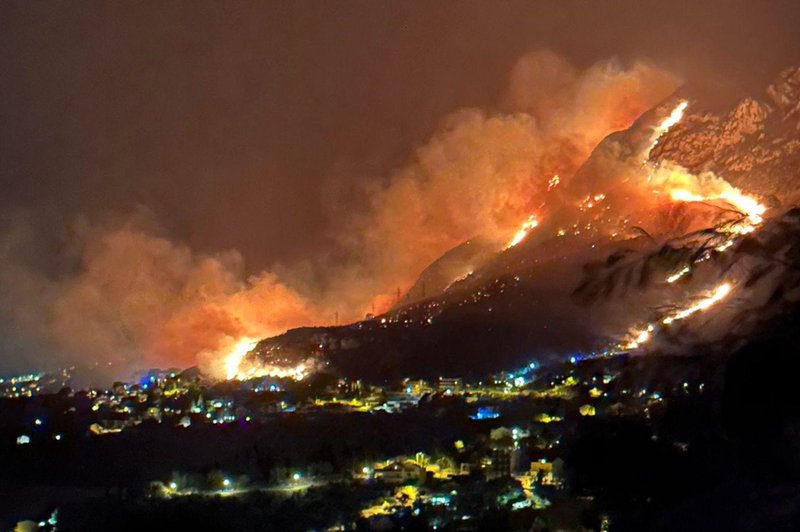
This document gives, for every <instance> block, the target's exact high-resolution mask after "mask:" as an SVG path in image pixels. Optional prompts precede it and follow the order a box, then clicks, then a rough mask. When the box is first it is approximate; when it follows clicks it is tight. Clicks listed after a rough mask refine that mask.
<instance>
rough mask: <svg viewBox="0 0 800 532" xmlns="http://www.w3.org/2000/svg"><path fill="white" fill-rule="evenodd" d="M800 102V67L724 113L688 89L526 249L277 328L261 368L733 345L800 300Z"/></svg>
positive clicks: (261, 352) (484, 251)
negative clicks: (375, 312)
mask: <svg viewBox="0 0 800 532" xmlns="http://www.w3.org/2000/svg"><path fill="white" fill-rule="evenodd" d="M687 108H688V109H689V112H688V114H686V116H682V114H683V112H684V110H685V109H687ZM799 110H800V69H790V70H787V71H785V72H784V73H782V74H781V76H780V77H779V79H778V80H777V81H776V83H774V84H773V85H771V86H770V87H769V88H768V90H767V93H766V96H765V98H764V100H755V99H747V100H745V101H743V102H742V103H740V104H739V105H738V106H737V107H736V108H734V109H733V110H731V111H730V112H729V113H728V114H727V115H724V116H717V115H713V114H710V113H707V112H703V111H702V106H701V104H700V103H699V102H694V101H691V100H690V99H688V98H686V97H685V95H682V94H676V95H675V96H674V97H672V98H670V99H669V100H668V101H666V102H664V103H663V104H662V105H660V106H659V107H657V108H655V109H653V110H652V111H650V112H648V113H646V114H645V115H644V116H642V117H641V118H640V119H639V120H638V121H637V122H636V123H635V124H634V125H633V126H632V127H631V128H630V129H628V130H626V131H622V132H618V133H615V134H613V135H611V136H609V137H608V138H606V139H605V140H604V141H603V142H602V143H601V144H600V145H599V146H598V147H597V149H595V151H594V152H593V154H592V155H591V157H590V158H589V160H588V161H587V162H586V163H585V164H584V166H583V167H582V168H581V169H580V170H579V171H578V172H577V174H576V175H575V176H574V177H573V178H572V179H570V180H569V181H567V182H564V183H561V184H559V186H558V187H556V188H555V189H554V190H553V191H552V192H549V194H550V196H548V197H547V198H545V207H544V208H543V210H542V212H540V213H537V219H539V220H541V221H540V223H539V226H538V227H536V228H535V229H532V230H531V231H530V232H529V234H527V235H526V236H525V238H524V239H522V240H521V241H520V242H519V243H518V244H516V245H511V246H509V247H507V248H506V249H499V250H498V249H492V248H491V247H490V246H489V245H488V244H486V243H484V242H482V241H480V240H475V241H474V242H470V243H468V244H465V245H463V246H461V247H459V248H456V249H455V250H452V251H450V252H448V254H446V255H445V256H443V257H442V258H441V259H439V260H438V261H436V262H435V263H434V264H432V265H431V266H430V267H429V268H428V269H427V270H426V271H425V272H424V273H423V275H422V276H421V277H420V280H419V282H418V283H417V286H416V287H415V288H413V289H412V290H411V294H412V296H413V297H412V298H411V299H410V300H412V301H413V300H416V301H414V302H413V303H411V304H408V305H405V306H400V307H397V308H394V309H392V310H391V311H389V312H388V313H387V314H385V315H381V316H377V317H375V318H373V319H368V320H365V321H362V322H358V323H354V324H351V325H347V326H343V327H318V328H303V329H296V330H292V331H289V332H287V333H286V334H284V335H281V336H278V337H275V338H270V339H266V340H263V341H261V342H260V343H259V344H258V345H257V346H256V348H255V349H253V351H252V352H250V353H249V354H248V355H247V357H246V359H245V361H244V363H245V364H246V365H247V366H248V367H251V368H259V367H286V366H293V367H294V366H297V365H298V364H299V365H303V366H304V367H305V369H306V370H308V369H310V368H312V367H319V366H329V367H333V368H335V369H336V370H337V371H340V372H342V373H343V374H345V375H349V376H353V377H361V378H367V379H375V380H379V379H387V378H397V377H401V376H418V377H427V378H431V377H436V376H440V375H459V376H466V377H476V378H478V377H481V376H485V375H487V374H489V373H493V372H497V371H502V370H506V369H513V368H514V367H517V366H520V365H522V364H525V363H527V362H528V361H529V360H530V359H532V358H535V359H538V360H540V361H547V360H550V359H559V360H560V359H563V358H564V357H567V356H613V355H614V354H617V353H623V352H624V353H632V354H644V353H653V352H670V353H689V352H697V350H708V349H712V348H713V349H716V350H725V349H730V348H731V347H732V346H734V345H735V344H736V343H737V341H739V339H741V338H742V337H743V336H748V335H753V334H757V333H759V332H761V331H764V330H765V328H766V326H767V325H768V322H769V320H770V319H772V318H774V317H775V316H776V315H778V314H780V313H783V312H786V311H787V309H791V308H793V306H794V305H795V303H796V300H797V298H798V296H800V292H798V282H799V281H800V273H798V272H800V211H798V210H793V209H791V208H790V207H791V205H793V204H794V203H795V199H796V198H795V190H796V189H797V188H798V187H797V184H798V179H800V155H799V154H800V115H798V113H800V111H799ZM712 172H713V173H712ZM726 180H727V181H726ZM731 185H735V186H738V187H739V189H741V190H739V189H736V188H734V187H733V186H731ZM742 191H744V192H746V193H750V194H754V195H755V196H756V197H759V198H762V199H761V200H760V203H759V202H758V201H757V200H756V199H755V197H751V196H747V195H746V194H745V193H743V192H742ZM762 204H763V205H762ZM764 206H766V207H769V209H767V210H766V212H764ZM762 215H763V216H762ZM465 274H466V275H465ZM423 286H424V289H423ZM423 292H424V294H423ZM576 354H577V355H576Z"/></svg>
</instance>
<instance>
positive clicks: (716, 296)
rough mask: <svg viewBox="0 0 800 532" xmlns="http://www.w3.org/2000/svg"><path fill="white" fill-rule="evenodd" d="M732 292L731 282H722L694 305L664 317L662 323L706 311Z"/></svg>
mask: <svg viewBox="0 0 800 532" xmlns="http://www.w3.org/2000/svg"><path fill="white" fill-rule="evenodd" d="M730 292H731V284H730V283H722V284H721V285H719V286H718V287H717V288H715V289H714V290H713V291H712V292H711V293H710V294H709V295H707V296H706V297H704V298H702V299H700V300H699V301H698V302H696V303H695V304H694V305H691V306H690V307H687V308H685V309H683V310H680V311H677V312H675V313H673V314H670V315H669V316H667V317H665V318H663V319H662V320H661V323H663V324H664V325H669V324H670V323H673V322H675V321H680V320H683V319H686V318H688V317H689V316H691V315H692V314H696V313H698V312H701V311H704V310H706V309H709V308H711V307H713V306H714V305H716V304H717V303H719V302H720V301H722V300H723V299H725V298H726V297H728V294H730Z"/></svg>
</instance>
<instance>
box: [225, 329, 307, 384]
mask: <svg viewBox="0 0 800 532" xmlns="http://www.w3.org/2000/svg"><path fill="white" fill-rule="evenodd" d="M257 343H258V340H256V339H254V338H247V337H245V338H242V339H240V340H238V341H237V342H236V343H235V344H234V346H233V347H232V348H231V349H230V351H228V354H227V355H226V356H225V377H226V378H227V379H228V380H233V379H238V380H246V379H253V378H257V377H275V378H279V379H294V380H298V381H299V380H303V379H304V378H305V377H306V376H308V374H309V373H310V372H311V371H312V370H313V364H312V363H309V362H308V361H306V362H301V363H299V364H297V365H295V366H277V365H273V364H259V363H253V362H247V363H245V361H244V358H245V356H246V355H247V353H249V352H250V351H252V350H253V349H254V348H255V346H256V344H257Z"/></svg>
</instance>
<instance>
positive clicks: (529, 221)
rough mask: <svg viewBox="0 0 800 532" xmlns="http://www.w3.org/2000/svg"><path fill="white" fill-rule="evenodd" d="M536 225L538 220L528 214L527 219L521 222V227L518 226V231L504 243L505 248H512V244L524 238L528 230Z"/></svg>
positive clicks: (514, 244)
mask: <svg viewBox="0 0 800 532" xmlns="http://www.w3.org/2000/svg"><path fill="white" fill-rule="evenodd" d="M538 225H539V222H538V221H537V220H536V217H534V216H533V215H531V216H528V219H527V220H525V221H524V222H523V223H522V227H520V228H519V231H517V232H516V233H515V234H514V238H512V239H511V240H510V241H509V242H508V244H507V245H506V249H508V248H513V247H514V246H516V245H517V244H519V243H520V242H522V241H523V240H525V237H526V236H528V232H529V231H530V230H531V229H533V228H535V227H536V226H538Z"/></svg>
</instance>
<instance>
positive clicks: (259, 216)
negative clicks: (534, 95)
mask: <svg viewBox="0 0 800 532" xmlns="http://www.w3.org/2000/svg"><path fill="white" fill-rule="evenodd" d="M798 27H800V4H798V3H797V2H796V1H782V2H778V1H774V2H766V1H763V2H762V1H758V2H755V1H752V0H744V1H725V2H720V1H714V2H707V1H703V2H697V1H686V2H683V1H681V2H675V1H660V0H659V1H642V0H636V1H603V0H595V1H567V0H558V1H538V2H508V3H486V2H474V3H473V2H466V3H464V2H441V3H431V2H409V1H406V2H391V3H390V2H374V1H368V2H355V1H347V2H319V1H316V2H302V1H293V2H271V3H269V2H252V3H243V2H213V3H212V2H183V3H181V2H139V3H135V4H132V3H116V2H114V3H109V2H61V3H54V2H42V3H33V2H27V1H24V2H4V3H2V5H1V6H0V72H2V82H0V183H2V185H1V186H2V200H1V201H2V206H3V210H4V211H6V212H8V211H9V210H10V209H12V208H14V207H19V208H22V209H24V210H27V211H29V212H33V213H34V218H35V219H36V220H37V221H38V222H39V223H40V225H41V226H42V227H44V228H45V229H46V230H47V232H48V233H49V234H51V235H54V236H57V235H58V234H59V232H60V231H62V227H63V226H64V221H65V220H67V219H69V218H70V217H72V216H74V215H75V214H76V213H79V212H80V213H86V214H88V215H90V216H99V215H100V214H101V213H107V212H120V211H125V210H127V209H130V208H132V206H133V205H135V204H143V205H146V206H147V207H149V208H151V209H152V210H153V211H154V212H155V213H156V215H157V216H158V218H159V220H160V221H161V222H162V223H163V224H164V225H165V227H166V228H167V230H168V231H169V232H170V233H171V234H172V235H173V236H175V237H177V238H179V239H183V240H186V241H188V242H189V243H190V244H191V245H192V246H194V247H195V248H197V249H201V250H217V249H222V248H230V247H233V248H237V249H240V250H241V251H242V252H243V253H244V255H245V256H246V257H247V259H248V266H249V267H250V268H252V269H256V268H261V267H264V266H267V265H269V264H270V263H271V262H273V261H275V260H291V259H294V258H297V257H300V256H303V255H306V254H308V252H309V245H310V244H309V243H310V242H314V241H315V239H317V238H319V236H320V235H321V234H322V233H323V232H324V229H325V226H326V220H327V214H326V213H328V212H330V210H331V206H330V205H327V203H328V201H329V198H330V196H329V194H327V192H326V191H328V190H329V189H330V186H329V185H328V184H329V183H330V181H331V179H333V177H332V176H338V178H339V179H344V178H345V176H346V179H348V180H349V179H352V180H353V181H355V182H358V181H359V180H364V179H370V178H374V177H369V176H380V175H385V173H386V172H387V171H388V169H390V168H391V167H393V166H397V165H399V164H401V163H402V162H403V160H404V159H405V158H406V157H407V156H408V153H409V149H410V148H411V147H412V146H414V145H415V144H420V143H423V142H424V141H425V139H426V137H427V136H428V135H429V134H430V133H431V131H432V130H433V128H434V127H435V125H436V123H437V121H438V120H439V119H440V118H441V117H442V116H443V115H445V114H447V113H448V112H451V111H453V110H455V109H457V108H459V107H462V106H469V105H476V106H484V107H491V106H492V105H493V104H495V103H496V102H498V101H499V99H500V96H501V95H502V92H503V89H504V86H505V83H506V81H507V78H508V73H509V70H510V68H511V66H512V65H513V64H514V62H515V61H516V60H517V59H518V58H519V57H520V56H521V55H522V54H524V53H525V52H527V51H529V50H533V49H537V48H548V49H552V50H554V51H556V52H558V53H560V54H563V55H565V56H566V57H568V58H570V59H571V60H572V61H575V62H576V63H578V64H588V63H591V62H593V61H595V60H597V59H601V58H607V57H609V56H614V55H616V56H619V57H620V58H622V59H623V60H625V59H631V58H635V57H645V58H650V59H652V60H654V61H655V62H656V63H658V64H660V65H662V66H665V67H667V68H668V69H671V70H673V71H676V72H679V73H680V74H681V75H683V76H685V77H687V78H689V79H704V80H717V81H720V82H721V83H724V84H725V85H726V86H741V87H743V88H745V89H752V88H754V87H762V86H763V85H764V83H765V82H766V81H767V80H769V79H771V78H772V77H773V76H774V75H775V73H776V72H777V71H779V70H780V69H781V68H782V67H784V66H787V65H789V64H791V63H798V62H800V33H798V31H797V28H798ZM338 207H339V208H341V207H342V205H338ZM344 207H345V208H347V207H348V206H347V205H344Z"/></svg>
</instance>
